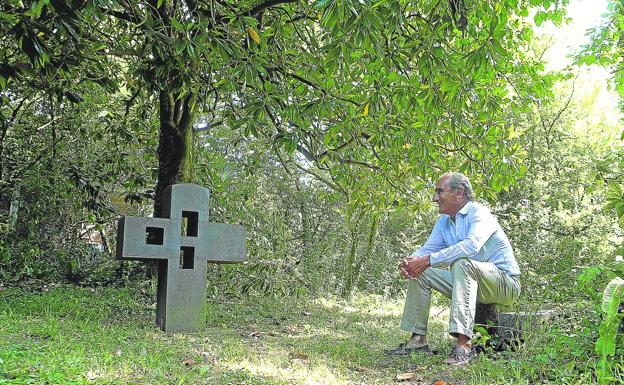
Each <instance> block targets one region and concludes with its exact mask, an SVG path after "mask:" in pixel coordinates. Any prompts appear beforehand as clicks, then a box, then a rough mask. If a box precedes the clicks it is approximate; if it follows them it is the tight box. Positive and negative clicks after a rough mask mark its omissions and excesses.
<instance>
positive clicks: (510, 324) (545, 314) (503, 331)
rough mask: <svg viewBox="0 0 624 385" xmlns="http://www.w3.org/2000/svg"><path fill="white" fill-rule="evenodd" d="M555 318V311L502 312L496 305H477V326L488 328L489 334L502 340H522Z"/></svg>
mask: <svg viewBox="0 0 624 385" xmlns="http://www.w3.org/2000/svg"><path fill="white" fill-rule="evenodd" d="M555 316H556V313H555V311H554V310H532V311H517V312H501V311H498V310H497V308H496V305H494V304H477V309H476V312H475V324H477V325H483V326H486V328H487V330H488V333H490V334H491V335H497V336H498V337H499V338H501V339H508V340H512V339H518V340H521V339H523V337H524V336H525V335H526V333H527V332H530V331H532V330H533V329H535V328H536V327H539V326H541V325H543V324H545V323H547V322H549V321H551V320H552V319H553V318H554V317H555Z"/></svg>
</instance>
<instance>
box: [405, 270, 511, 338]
mask: <svg viewBox="0 0 624 385" xmlns="http://www.w3.org/2000/svg"><path fill="white" fill-rule="evenodd" d="M431 289H435V290H437V291H439V292H440V293H442V294H444V295H445V296H446V297H448V298H450V299H451V313H450V317H449V333H450V334H451V335H453V336H455V337H456V336H457V333H459V334H463V335H465V336H468V337H472V334H473V328H474V317H475V308H476V306H477V302H479V303H496V304H503V305H508V304H510V303H512V302H513V301H515V300H516V299H517V298H518V296H519V295H520V281H519V280H518V278H517V277H510V276H508V275H507V274H506V273H504V272H503V271H502V270H499V269H498V268H497V267H496V266H495V265H494V264H493V263H489V262H478V261H473V260H470V259H468V258H460V259H458V260H456V261H455V262H453V264H452V265H451V270H450V271H448V270H443V269H437V268H433V267H430V268H428V269H427V270H425V271H424V272H423V273H422V274H421V275H420V276H419V277H418V278H416V279H411V280H409V284H408V288H407V297H406V299H405V307H404V309H403V318H402V319H401V329H402V330H405V331H408V332H412V333H416V334H420V335H427V324H428V322H429V308H430V306H431Z"/></svg>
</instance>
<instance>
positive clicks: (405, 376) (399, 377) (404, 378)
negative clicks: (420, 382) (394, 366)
mask: <svg viewBox="0 0 624 385" xmlns="http://www.w3.org/2000/svg"><path fill="white" fill-rule="evenodd" d="M414 377H416V373H412V372H407V373H400V374H397V376H396V379H397V381H407V380H411V379H412V378H414Z"/></svg>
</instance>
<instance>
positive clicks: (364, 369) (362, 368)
mask: <svg viewBox="0 0 624 385" xmlns="http://www.w3.org/2000/svg"><path fill="white" fill-rule="evenodd" d="M351 369H353V370H355V371H356V372H360V373H366V372H370V369H369V368H367V367H365V366H360V365H355V366H352V367H351Z"/></svg>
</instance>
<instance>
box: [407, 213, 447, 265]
mask: <svg viewBox="0 0 624 385" xmlns="http://www.w3.org/2000/svg"><path fill="white" fill-rule="evenodd" d="M441 222H442V219H438V221H437V222H436V224H435V225H434V226H433V230H432V231H431V234H430V235H429V238H427V242H425V244H424V245H423V246H422V247H421V248H420V249H417V250H416V251H414V252H413V253H412V255H411V256H412V257H422V256H425V255H431V253H435V252H436V251H440V250H443V249H444V248H445V247H447V246H448V245H447V244H446V242H445V241H444V237H443V236H442V228H441V226H442V223H441Z"/></svg>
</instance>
